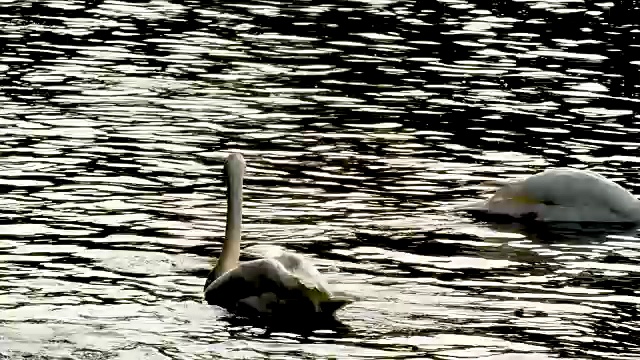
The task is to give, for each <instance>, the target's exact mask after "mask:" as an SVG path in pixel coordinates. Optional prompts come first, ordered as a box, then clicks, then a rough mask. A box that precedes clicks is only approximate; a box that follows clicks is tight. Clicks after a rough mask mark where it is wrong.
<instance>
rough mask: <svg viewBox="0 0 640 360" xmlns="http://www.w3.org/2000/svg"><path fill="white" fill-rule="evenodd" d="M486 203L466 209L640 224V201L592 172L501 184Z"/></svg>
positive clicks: (565, 171)
mask: <svg viewBox="0 0 640 360" xmlns="http://www.w3.org/2000/svg"><path fill="white" fill-rule="evenodd" d="M497 183H498V184H499V185H500V186H501V187H500V188H499V189H498V190H497V191H496V192H495V194H494V195H493V196H492V197H491V198H489V199H488V200H486V201H481V202H476V203H473V204H470V205H463V206H461V207H459V208H458V210H476V211H483V212H487V213H492V214H502V215H509V216H514V217H523V216H532V217H533V218H535V219H536V220H539V221H557V222H640V201H638V199H636V198H635V197H634V196H633V195H632V194H631V193H630V192H628V191H627V190H625V189H624V188H622V187H621V186H620V185H618V184H616V183H614V182H613V181H611V180H608V179H606V178H605V177H603V176H601V175H599V174H596V173H594V172H592V171H588V170H579V169H572V168H557V169H549V170H545V171H543V172H541V173H538V174H535V175H532V176H529V177H527V178H524V179H518V180H511V181H500V182H497Z"/></svg>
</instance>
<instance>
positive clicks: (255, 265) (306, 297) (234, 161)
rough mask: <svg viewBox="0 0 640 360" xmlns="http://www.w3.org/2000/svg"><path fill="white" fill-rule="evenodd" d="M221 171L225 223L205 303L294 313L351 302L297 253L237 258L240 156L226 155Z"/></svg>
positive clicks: (328, 311) (328, 310)
mask: <svg viewBox="0 0 640 360" xmlns="http://www.w3.org/2000/svg"><path fill="white" fill-rule="evenodd" d="M224 172H225V175H226V179H227V226H226V231H225V239H224V243H223V245H222V252H221V253H220V257H219V258H218V261H217V263H216V265H215V267H214V268H213V270H212V271H211V272H210V273H209V276H208V277H207V280H206V283H205V286H204V297H205V300H206V301H207V303H209V304H210V305H218V306H221V307H223V308H226V309H227V310H230V311H234V312H241V313H251V314H255V315H278V314H283V315H286V316H288V317H290V316H291V315H292V314H294V313H303V314H305V315H306V314H316V315H330V316H333V315H334V313H335V312H336V311H337V310H338V309H340V308H342V307H343V306H345V305H347V304H349V303H351V302H352V301H351V300H350V299H348V298H346V297H338V296H335V295H333V294H332V293H331V292H330V291H329V290H328V289H327V283H326V282H325V280H324V279H323V278H322V275H321V274H320V273H319V272H318V270H317V269H316V268H315V267H314V266H313V264H311V263H310V262H309V261H308V260H306V259H305V258H304V257H303V256H301V255H299V254H295V253H291V252H285V251H280V252H279V253H278V254H271V255H270V256H268V257H265V258H262V259H258V260H253V261H246V262H242V263H239V257H240V237H241V227H242V182H243V177H244V172H245V161H244V158H243V157H242V155H241V154H239V153H233V154H230V155H229V156H228V157H227V159H226V160H225V164H224ZM300 320H302V321H304V320H305V318H301V319H300Z"/></svg>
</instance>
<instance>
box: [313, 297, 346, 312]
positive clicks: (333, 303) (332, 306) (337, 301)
mask: <svg viewBox="0 0 640 360" xmlns="http://www.w3.org/2000/svg"><path fill="white" fill-rule="evenodd" d="M351 303H353V300H351V299H349V298H346V297H338V296H335V297H332V298H330V299H329V300H326V301H323V302H321V303H320V310H321V311H322V312H323V313H327V314H333V313H335V312H336V311H338V310H340V308H342V307H344V306H346V305H349V304H351Z"/></svg>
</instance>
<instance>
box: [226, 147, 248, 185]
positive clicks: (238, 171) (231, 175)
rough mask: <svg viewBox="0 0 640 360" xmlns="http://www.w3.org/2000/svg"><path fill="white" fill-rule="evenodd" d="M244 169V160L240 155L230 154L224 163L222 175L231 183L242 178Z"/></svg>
mask: <svg viewBox="0 0 640 360" xmlns="http://www.w3.org/2000/svg"><path fill="white" fill-rule="evenodd" d="M245 168H246V165H245V162H244V158H243V157H242V154H240V153H233V154H230V155H229V156H227V159H226V160H225V161H224V174H225V175H226V177H227V178H228V179H229V180H231V181H234V180H235V181H237V180H238V179H241V178H242V177H243V176H244V170H245Z"/></svg>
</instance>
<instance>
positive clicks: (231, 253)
mask: <svg viewBox="0 0 640 360" xmlns="http://www.w3.org/2000/svg"><path fill="white" fill-rule="evenodd" d="M233 170H235V169H233ZM233 170H232V169H229V170H228V174H229V179H228V180H229V181H228V185H227V228H226V231H225V237H224V244H223V245H222V253H221V254H220V258H219V259H218V263H217V264H216V267H215V268H214V269H213V270H214V273H215V277H216V278H217V277H219V276H220V275H222V274H224V273H225V272H227V271H229V270H232V269H234V268H236V267H237V266H238V260H239V259H240V236H241V235H240V232H241V228H242V171H233Z"/></svg>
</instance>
